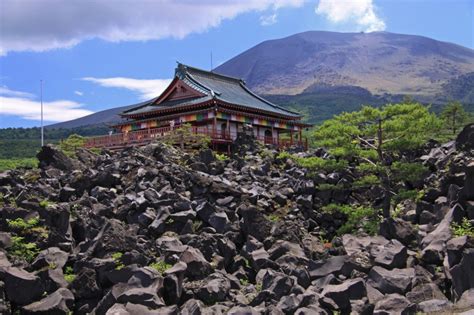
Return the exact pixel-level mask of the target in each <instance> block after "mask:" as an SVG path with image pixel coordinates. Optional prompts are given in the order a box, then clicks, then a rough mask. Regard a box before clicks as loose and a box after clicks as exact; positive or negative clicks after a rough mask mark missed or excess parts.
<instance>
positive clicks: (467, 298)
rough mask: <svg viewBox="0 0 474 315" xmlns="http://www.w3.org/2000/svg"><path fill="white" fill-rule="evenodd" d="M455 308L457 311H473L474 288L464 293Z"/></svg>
mask: <svg viewBox="0 0 474 315" xmlns="http://www.w3.org/2000/svg"><path fill="white" fill-rule="evenodd" d="M455 307H456V309H457V310H459V311H463V310H466V311H467V310H470V309H474V288H473V289H469V290H467V291H464V293H463V294H462V295H461V297H460V298H459V300H458V301H457V302H456V304H455Z"/></svg>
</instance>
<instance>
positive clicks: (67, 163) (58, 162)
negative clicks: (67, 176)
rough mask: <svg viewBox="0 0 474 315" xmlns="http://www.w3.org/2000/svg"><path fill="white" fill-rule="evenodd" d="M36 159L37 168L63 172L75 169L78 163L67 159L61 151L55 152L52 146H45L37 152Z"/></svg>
mask: <svg viewBox="0 0 474 315" xmlns="http://www.w3.org/2000/svg"><path fill="white" fill-rule="evenodd" d="M36 157H37V158H38V160H39V167H41V168H46V167H47V166H51V167H54V168H57V169H60V170H63V171H70V170H72V169H74V168H77V166H78V163H74V161H73V160H72V159H70V158H68V157H67V156H66V155H65V154H64V153H63V152H62V151H59V150H57V149H56V148H54V147H53V146H52V145H45V146H43V147H42V148H41V151H40V152H38V154H37V155H36Z"/></svg>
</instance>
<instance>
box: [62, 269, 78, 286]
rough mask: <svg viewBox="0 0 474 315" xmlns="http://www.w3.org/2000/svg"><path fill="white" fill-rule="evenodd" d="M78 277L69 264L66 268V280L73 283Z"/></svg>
mask: <svg viewBox="0 0 474 315" xmlns="http://www.w3.org/2000/svg"><path fill="white" fill-rule="evenodd" d="M74 279H76V275H75V274H74V270H73V269H72V267H71V266H67V267H66V269H65V270H64V280H66V281H67V282H68V283H71V282H73V281H74Z"/></svg>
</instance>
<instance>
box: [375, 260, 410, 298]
mask: <svg viewBox="0 0 474 315" xmlns="http://www.w3.org/2000/svg"><path fill="white" fill-rule="evenodd" d="M414 277H415V269H413V268H406V269H396V268H395V269H393V270H387V269H384V268H382V267H379V266H375V267H373V268H372V270H370V272H369V279H370V282H369V283H370V284H371V285H372V286H373V287H374V288H376V289H377V290H379V291H380V292H382V293H383V294H390V293H399V294H405V293H406V292H407V291H408V290H410V289H411V283H412V279H413V278H414Z"/></svg>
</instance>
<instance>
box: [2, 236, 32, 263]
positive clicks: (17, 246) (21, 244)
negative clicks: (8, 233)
mask: <svg viewBox="0 0 474 315" xmlns="http://www.w3.org/2000/svg"><path fill="white" fill-rule="evenodd" d="M39 251H40V250H39V248H38V247H37V246H36V244H35V243H29V242H25V238H24V237H21V236H12V246H11V247H10V248H9V249H8V253H9V254H10V255H12V256H16V257H18V258H22V259H24V260H26V261H27V262H28V263H31V262H32V261H33V260H34V259H35V257H36V256H37V255H38V253H39Z"/></svg>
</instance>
